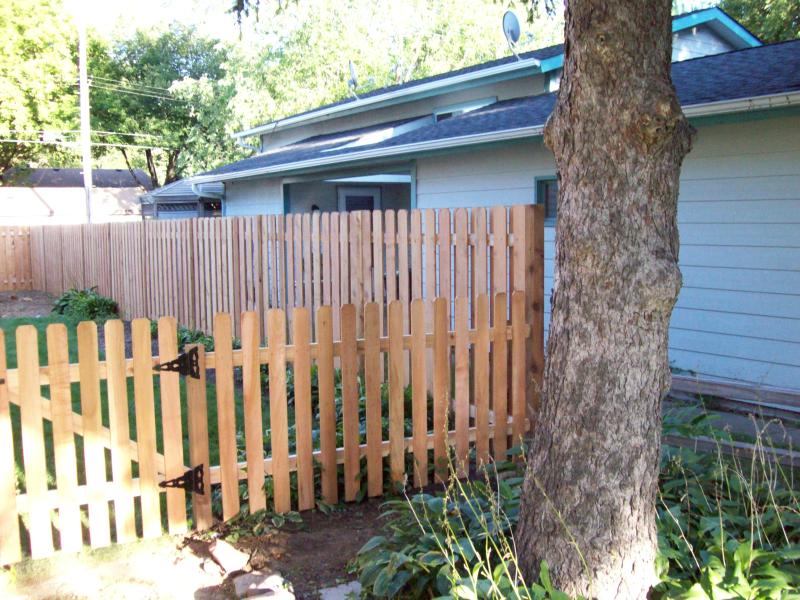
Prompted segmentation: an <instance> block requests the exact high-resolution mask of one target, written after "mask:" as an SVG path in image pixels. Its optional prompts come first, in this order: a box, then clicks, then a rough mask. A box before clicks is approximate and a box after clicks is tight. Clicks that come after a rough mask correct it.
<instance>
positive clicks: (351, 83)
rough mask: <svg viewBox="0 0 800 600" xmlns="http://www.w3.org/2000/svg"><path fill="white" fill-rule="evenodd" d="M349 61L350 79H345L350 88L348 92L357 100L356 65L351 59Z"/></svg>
mask: <svg viewBox="0 0 800 600" xmlns="http://www.w3.org/2000/svg"><path fill="white" fill-rule="evenodd" d="M349 62H350V79H348V80H347V87H349V88H350V93H351V94H353V96H355V98H356V100H359V97H358V94H356V89H357V88H358V77H357V76H356V66H355V65H354V64H353V61H352V60H351V61H349Z"/></svg>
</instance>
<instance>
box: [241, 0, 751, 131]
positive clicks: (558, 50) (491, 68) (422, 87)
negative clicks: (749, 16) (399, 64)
mask: <svg viewBox="0 0 800 600" xmlns="http://www.w3.org/2000/svg"><path fill="white" fill-rule="evenodd" d="M701 24H708V25H711V26H714V28H715V29H716V30H717V31H718V32H720V33H723V32H724V33H725V37H727V38H728V39H730V40H733V39H736V40H738V45H735V47H737V48H741V47H753V46H759V45H761V40H759V39H758V38H757V37H756V36H755V35H753V34H752V33H751V32H750V31H748V30H747V29H746V28H745V27H743V26H742V25H741V24H740V23H738V22H737V21H736V20H735V19H733V18H731V17H730V15H728V14H727V13H726V12H725V11H723V10H722V9H720V8H717V7H711V8H701V9H697V10H694V11H691V12H687V13H683V14H680V15H676V16H674V17H673V20H672V30H673V31H681V30H683V29H688V28H690V27H696V26H697V25H701ZM563 55H564V45H563V44H556V45H555V46H548V47H546V48H540V49H538V50H532V51H529V52H522V53H520V54H519V58H517V57H516V56H506V57H503V58H499V59H495V60H490V61H487V62H483V63H479V64H477V65H471V66H468V67H464V68H461V69H456V70H454V71H448V72H445V73H440V74H438V75H432V76H429V77H423V78H420V79H414V80H412V81H407V82H405V83H400V84H396V85H391V86H387V87H382V88H379V89H376V90H372V91H370V92H364V93H359V96H358V98H353V97H349V98H343V99H341V100H339V101H337V102H332V103H329V104H324V105H322V106H319V107H316V108H313V109H310V110H307V111H304V112H301V113H296V114H294V115H290V116H287V117H284V118H281V119H277V120H275V121H270V122H268V123H263V124H261V125H258V126H256V127H253V128H251V129H248V130H245V131H242V132H239V133H237V134H235V137H247V136H250V135H256V134H259V133H262V132H264V131H267V130H269V131H274V130H275V129H278V128H281V127H289V126H295V125H297V124H299V123H302V122H305V121H308V120H311V119H314V118H322V117H324V116H327V115H328V114H329V113H341V112H344V111H346V110H351V109H352V110H353V111H356V110H359V109H361V110H366V109H368V107H369V106H370V105H373V106H374V105H375V104H376V103H377V102H375V101H377V100H380V99H383V98H385V99H386V100H387V101H391V100H397V99H399V98H400V97H404V98H405V97H407V96H408V95H411V94H414V93H420V94H425V93H426V92H427V93H428V94H430V91H431V90H430V89H429V88H432V87H433V86H434V84H437V83H442V84H444V83H446V82H450V81H452V83H453V84H454V85H455V84H458V83H461V82H463V81H464V80H465V79H480V78H483V77H489V76H496V75H498V74H500V73H510V72H514V73H516V74H517V75H518V76H519V75H524V74H525V71H526V70H534V69H535V70H536V71H538V72H542V73H544V72H547V71H552V70H554V69H558V68H561V67H562V65H563ZM470 76H472V77H470Z"/></svg>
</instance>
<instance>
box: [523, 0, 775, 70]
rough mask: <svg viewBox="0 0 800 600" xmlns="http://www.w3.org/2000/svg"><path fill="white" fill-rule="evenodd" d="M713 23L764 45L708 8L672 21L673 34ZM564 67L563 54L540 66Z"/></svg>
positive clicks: (753, 43) (748, 43)
mask: <svg viewBox="0 0 800 600" xmlns="http://www.w3.org/2000/svg"><path fill="white" fill-rule="evenodd" d="M711 21H718V22H719V23H721V24H722V25H724V26H725V27H727V28H728V29H729V30H730V31H731V33H733V34H734V35H736V36H737V37H738V38H740V39H741V40H742V42H743V43H744V44H745V45H746V46H748V47H750V48H755V47H756V46H762V45H763V43H762V42H761V40H759V39H758V38H757V37H756V36H754V35H753V34H752V33H750V32H749V31H747V29H745V28H744V27H742V26H741V25H740V24H739V23H737V22H736V21H735V20H734V19H732V18H731V17H729V16H728V15H727V14H726V13H725V12H724V11H722V10H720V9H719V8H716V7H714V8H707V9H705V10H697V11H695V12H692V13H688V14H686V15H683V16H681V17H676V18H675V19H673V21H672V32H673V33H675V32H676V31H683V30H684V29H689V28H690V27H696V26H697V25H702V24H703V23H709V22H711ZM563 67H564V55H563V54H557V55H556V56H551V57H550V58H545V59H542V60H541V61H540V66H539V68H540V69H541V71H542V73H547V72H548V71H555V70H556V69H561V68H563Z"/></svg>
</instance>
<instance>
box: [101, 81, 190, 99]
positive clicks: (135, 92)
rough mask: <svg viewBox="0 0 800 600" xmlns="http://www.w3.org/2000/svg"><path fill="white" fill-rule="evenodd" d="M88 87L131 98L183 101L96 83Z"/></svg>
mask: <svg viewBox="0 0 800 600" xmlns="http://www.w3.org/2000/svg"><path fill="white" fill-rule="evenodd" d="M89 87H90V88H94V89H98V90H103V91H106V92H118V93H120V94H131V95H133V96H141V97H143V98H154V99H156V100H167V101H169V102H183V100H182V99H180V98H171V97H169V96H162V95H159V94H148V93H146V92H138V91H134V90H130V89H125V88H123V87H108V86H105V85H102V84H97V83H93V84H90V85H89Z"/></svg>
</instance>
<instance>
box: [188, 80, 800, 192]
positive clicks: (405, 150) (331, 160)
mask: <svg viewBox="0 0 800 600" xmlns="http://www.w3.org/2000/svg"><path fill="white" fill-rule="evenodd" d="M796 105H800V91H796V92H782V93H780V94H770V95H766V96H752V97H748V98H738V99H735V100H721V101H718V102H704V103H699V104H692V105H685V106H683V112H684V114H685V115H686V116H687V117H688V118H694V117H706V116H714V115H720V114H727V113H742V112H750V111H756V110H765V109H773V108H786V107H788V106H796ZM543 130H544V124H541V125H534V126H529V127H519V128H515V129H503V130H501V131H493V132H489V133H476V134H471V135H465V136H458V137H452V138H445V139H441V140H429V141H425V142H417V143H413V144H404V145H401V146H390V147H387V148H378V149H374V150H361V151H359V152H350V153H347V154H336V155H333V156H324V157H318V158H313V159H309V160H304V161H298V162H294V163H284V164H280V165H270V166H267V167H259V168H256V169H248V170H245V171H236V172H233V173H220V174H217V175H199V176H196V177H192V178H191V181H192V182H193V183H210V182H214V181H220V182H224V181H233V180H237V179H251V178H254V177H263V176H270V175H278V174H280V173H286V172H292V171H299V170H307V169H316V168H320V167H327V166H333V165H341V164H347V163H353V162H358V161H363V160H368V159H380V158H390V157H400V156H407V155H413V154H420V153H423V152H431V151H435V150H443V149H447V148H452V147H463V146H475V145H480V144H489V143H493V142H501V141H508V140H514V139H524V138H535V137H539V136H541V135H542V132H543Z"/></svg>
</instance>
